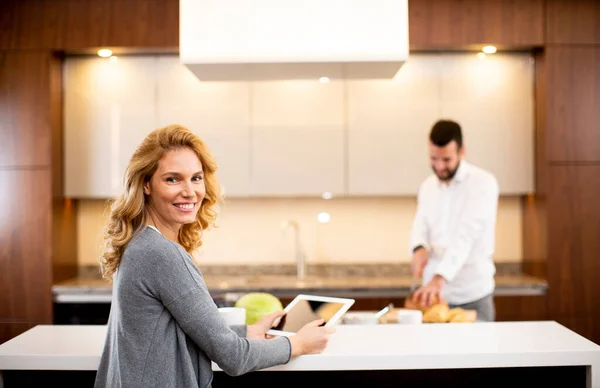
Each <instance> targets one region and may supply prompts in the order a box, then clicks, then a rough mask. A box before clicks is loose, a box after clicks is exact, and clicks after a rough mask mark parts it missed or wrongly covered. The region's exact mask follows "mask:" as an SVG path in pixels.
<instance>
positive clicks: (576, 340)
mask: <svg viewBox="0 0 600 388" xmlns="http://www.w3.org/2000/svg"><path fill="white" fill-rule="evenodd" d="M105 334H106V326H87V325H86V326H72V325H66V326H56V325H41V326H36V327H34V328H32V329H30V330H29V331H27V332H25V333H23V334H21V335H20V336H18V337H15V338H13V339H12V340H10V341H8V342H6V343H4V344H2V345H0V371H2V372H3V375H4V388H11V387H12V386H18V387H20V386H25V385H18V384H19V383H18V381H24V380H23V379H25V378H26V377H24V376H27V375H35V374H40V375H41V376H42V378H43V379H44V381H47V382H50V381H49V380H52V379H59V378H60V379H62V378H64V376H66V374H65V373H68V372H76V373H87V374H88V380H87V381H88V382H89V381H91V378H92V377H93V376H94V374H95V371H96V369H97V366H98V363H99V360H100V355H101V352H102V346H103V343H104V336H105ZM213 369H214V370H215V382H214V387H215V388H218V387H220V386H242V385H245V384H252V386H254V384H260V383H261V381H263V380H265V379H268V381H269V382H277V384H279V382H278V381H279V380H278V379H281V380H282V381H284V382H285V381H288V382H300V383H302V382H303V381H305V382H310V383H311V387H316V386H327V384H329V383H328V381H331V382H333V384H334V385H338V386H339V385H340V384H339V383H340V382H343V383H344V385H346V386H393V385H396V384H397V385H402V382H403V381H410V383H408V384H407V386H420V384H419V382H423V381H428V382H430V384H431V385H428V384H429V383H428V384H424V385H427V386H433V385H437V384H434V383H433V381H438V380H445V381H446V383H445V384H444V385H445V386H470V385H469V384H468V383H466V382H467V380H468V379H469V376H473V375H477V376H478V377H477V379H480V378H481V379H489V378H492V379H493V381H480V383H481V384H480V385H488V384H489V383H492V382H495V381H498V379H499V378H501V379H503V378H506V379H509V380H507V381H512V382H513V384H511V387H515V386H519V383H522V382H523V380H522V379H523V378H525V376H529V375H531V376H533V378H534V384H535V385H536V386H539V383H540V381H541V380H539V379H540V378H547V379H548V380H551V381H552V382H554V383H557V384H558V385H562V386H569V387H576V386H587V387H594V388H600V346H598V345H597V344H595V343H593V342H591V341H589V340H587V339H585V338H584V337H582V336H580V335H578V334H576V333H574V332H573V331H571V330H569V329H567V328H566V327H564V326H562V325H560V324H558V323H556V322H554V321H543V322H494V323H473V324H466V323H463V324H423V325H377V326H350V325H339V326H337V331H336V333H335V334H333V335H332V336H331V340H330V343H329V345H328V347H327V348H326V350H325V351H324V352H323V353H322V354H318V355H306V356H301V357H298V358H296V359H294V360H292V361H290V362H289V363H288V364H286V365H280V366H276V367H272V368H268V369H265V370H263V371H259V372H254V373H250V374H247V375H245V376H239V377H230V376H227V375H225V374H224V373H223V372H222V371H221V370H220V369H219V367H218V366H217V365H214V367H213ZM490 371H495V372H494V373H491V372H490ZM307 372H308V373H307ZM265 373H266V374H265ZM482 373H484V374H482ZM485 373H487V374H485ZM490 373H491V374H490ZM479 374H481V376H479ZM512 374H514V375H515V376H516V377H514V378H515V379H517V380H510V379H513V378H512V377H509V376H510V375H512ZM343 376H346V377H343ZM435 376H437V379H438V380H435V379H434V380H432V377H435ZM315 379H316V380H315ZM344 379H345V380H344ZM361 379H362V380H361ZM556 379H565V381H564V382H562V383H561V382H559V381H557V380H556ZM31 381H33V380H31ZM451 381H459V382H463V383H464V384H463V383H461V384H458V385H452V384H450V385H448V383H450V382H451ZM348 384H350V385H348ZM365 384H366V385H365ZM92 385H93V384H92ZM424 385H423V386H424ZM501 385H502V384H501ZM524 385H527V386H529V385H530V384H529V383H528V384H524ZM63 386H64V384H63ZM0 387H1V384H0Z"/></svg>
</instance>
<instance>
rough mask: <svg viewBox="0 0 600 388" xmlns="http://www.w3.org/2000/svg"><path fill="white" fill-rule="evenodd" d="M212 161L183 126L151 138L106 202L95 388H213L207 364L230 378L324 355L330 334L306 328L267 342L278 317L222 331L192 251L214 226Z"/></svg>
mask: <svg viewBox="0 0 600 388" xmlns="http://www.w3.org/2000/svg"><path fill="white" fill-rule="evenodd" d="M216 170H217V164H216V162H215V160H214V158H213V156H212V155H211V153H210V151H209V149H208V148H207V146H206V145H205V144H204V142H203V141H202V140H201V139H200V138H199V137H198V136H196V135H195V134H194V133H193V132H191V131H190V130H189V129H187V128H185V127H183V126H180V125H170V126H167V127H164V128H160V129H157V130H154V131H153V132H151V133H150V134H149V135H148V136H147V137H146V138H145V139H144V141H143V142H142V143H141V145H140V146H139V147H138V149H137V150H136V151H135V152H134V153H133V155H132V157H131V160H130V161H129V165H128V167H127V169H126V171H125V177H124V182H123V183H124V190H123V192H122V193H121V194H120V195H119V196H118V197H116V198H115V200H114V201H113V203H112V206H111V211H110V216H109V220H108V222H107V225H106V228H105V249H104V252H103V254H102V256H101V258H100V263H101V269H102V274H103V276H104V278H106V279H108V280H110V281H112V283H113V294H112V302H111V311H110V317H109V321H108V327H107V336H106V340H105V344H104V349H103V352H102V358H101V360H100V365H99V367H98V372H97V375H96V383H95V387H96V388H102V387H110V388H119V387H145V388H146V387H178V388H184V387H202V388H204V387H210V386H211V383H212V379H213V373H212V367H211V361H214V362H215V363H216V364H218V365H219V367H220V368H221V369H222V370H223V371H224V372H226V373H227V374H229V375H234V376H235V375H240V374H244V373H247V372H250V371H254V370H258V369H263V368H267V367H270V366H274V365H279V364H284V363H287V362H288V361H289V360H290V359H291V358H292V357H296V356H299V355H302V354H310V353H320V352H321V351H323V349H324V348H325V346H326V345H327V342H328V338H329V334H330V333H332V332H333V329H332V328H330V327H321V326H320V325H321V324H322V323H323V322H322V320H317V321H314V322H311V323H309V324H307V325H306V326H305V327H303V328H302V329H301V330H300V331H299V332H298V333H297V334H296V335H294V336H293V337H276V338H270V337H267V335H266V332H267V330H269V329H270V328H271V327H272V325H273V322H274V321H275V320H276V319H278V318H280V317H281V316H282V315H283V312H277V313H274V314H271V315H269V316H266V317H264V318H263V319H261V320H260V321H259V322H258V323H256V324H254V325H249V326H246V325H243V326H231V327H229V326H227V324H226V322H225V320H224V319H223V317H221V315H220V314H219V311H218V308H217V306H216V304H215V303H214V301H213V299H212V297H211V296H210V294H209V292H208V289H207V287H206V284H205V282H204V280H203V277H202V274H201V272H200V270H199V269H198V267H197V265H196V264H195V263H194V260H193V259H192V255H191V253H192V252H193V251H194V250H195V249H197V248H198V247H200V246H201V245H202V232H203V231H204V230H207V229H209V228H211V227H212V226H214V223H215V220H216V217H217V212H216V206H217V205H218V203H219V202H220V199H221V197H220V190H219V183H218V180H217V178H216V176H215V172H216Z"/></svg>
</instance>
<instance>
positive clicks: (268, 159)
mask: <svg viewBox="0 0 600 388" xmlns="http://www.w3.org/2000/svg"><path fill="white" fill-rule="evenodd" d="M251 101H252V110H251V117H250V127H251V132H252V143H251V144H252V145H251V149H252V157H251V160H252V162H251V176H252V194H253V195H256V196H279V195H282V196H286V195H289V196H293V195H300V196H303V195H321V194H322V193H323V192H331V193H333V194H334V195H335V194H344V193H345V180H346V176H345V141H344V137H345V130H344V83H343V82H341V81H337V82H336V81H334V82H329V83H320V82H318V81H317V80H314V81H308V80H303V81H280V82H269V81H267V82H255V83H253V84H252V93H251Z"/></svg>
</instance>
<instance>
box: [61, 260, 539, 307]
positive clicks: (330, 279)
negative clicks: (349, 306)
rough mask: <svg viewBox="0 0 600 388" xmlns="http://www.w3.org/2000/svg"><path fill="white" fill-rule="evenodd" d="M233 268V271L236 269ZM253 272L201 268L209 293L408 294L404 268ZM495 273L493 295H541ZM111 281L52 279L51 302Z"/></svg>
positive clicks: (508, 274) (526, 282) (103, 291)
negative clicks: (304, 274)
mask: <svg viewBox="0 0 600 388" xmlns="http://www.w3.org/2000/svg"><path fill="white" fill-rule="evenodd" d="M236 272H237V273H236ZM257 272H258V271H246V273H244V271H235V270H233V271H229V272H227V271H224V270H214V269H213V270H206V271H203V274H204V280H205V281H206V284H207V286H208V288H209V290H210V292H211V294H212V295H213V297H222V298H227V296H228V295H229V296H230V297H231V298H232V299H235V298H237V297H238V296H239V295H238V294H240V293H246V292H251V291H264V292H270V293H273V294H275V295H277V296H279V297H294V296H295V295H297V294H298V293H326V294H327V295H330V296H346V297H404V296H406V295H408V294H409V292H410V287H411V284H412V278H411V276H410V275H409V274H408V273H403V271H388V273H389V274H388V275H385V274H374V273H369V272H368V271H357V270H356V269H355V268H354V269H353V270H350V271H346V273H343V272H342V271H341V270H339V269H337V272H336V273H333V272H331V271H330V272H329V273H323V271H312V273H311V272H309V275H308V276H307V277H306V278H305V279H303V280H299V279H297V278H296V276H295V275H294V274H289V273H269V271H267V270H265V271H263V273H265V274H261V273H257ZM498 272H500V273H497V275H496V292H495V294H496V295H543V294H545V293H546V290H547V282H546V281H545V280H544V279H540V278H536V277H533V276H529V275H525V274H522V273H517V272H514V271H498ZM111 289H112V285H111V283H109V282H108V281H106V280H104V279H101V278H100V277H99V276H98V274H97V270H96V271H95V273H94V275H92V276H90V274H80V275H79V276H77V277H75V278H72V279H69V280H67V281H64V282H61V283H58V284H55V285H54V286H53V288H52V292H53V296H54V300H55V301H59V302H60V301H63V302H67V301H72V302H73V301H76V299H80V300H81V301H84V300H85V298H88V300H89V299H94V298H96V299H97V300H98V301H101V300H105V299H108V300H110V298H109V297H110V295H111Z"/></svg>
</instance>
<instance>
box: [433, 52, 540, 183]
mask: <svg viewBox="0 0 600 388" xmlns="http://www.w3.org/2000/svg"><path fill="white" fill-rule="evenodd" d="M443 58H444V66H443V72H442V73H441V80H442V82H441V89H440V91H441V93H440V96H441V97H440V99H441V105H442V111H441V116H442V117H444V118H449V119H452V120H455V121H457V122H458V123H459V124H460V125H461V127H462V129H463V140H464V145H465V151H466V155H465V157H466V159H467V160H469V161H471V162H472V163H474V164H476V165H478V166H480V167H482V168H485V169H487V170H489V171H490V172H492V173H493V174H494V175H495V176H496V178H497V179H498V183H499V186H500V192H501V193H502V194H522V193H530V192H533V190H534V153H533V151H534V125H535V124H534V94H533V91H534V89H533V88H534V64H533V61H532V59H531V58H530V57H529V56H528V55H524V54H494V55H488V56H486V57H484V58H483V59H479V58H478V57H477V56H476V55H474V54H470V55H465V54H455V55H444V56H443Z"/></svg>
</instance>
